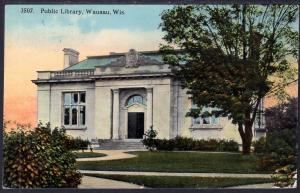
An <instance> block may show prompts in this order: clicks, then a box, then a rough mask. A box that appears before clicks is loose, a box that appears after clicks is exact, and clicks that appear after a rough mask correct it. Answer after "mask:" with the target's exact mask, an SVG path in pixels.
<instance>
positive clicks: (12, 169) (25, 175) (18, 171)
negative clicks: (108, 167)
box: [3, 124, 82, 188]
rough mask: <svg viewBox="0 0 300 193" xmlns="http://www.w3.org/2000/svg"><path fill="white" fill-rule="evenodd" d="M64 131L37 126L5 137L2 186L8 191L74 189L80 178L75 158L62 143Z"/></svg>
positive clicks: (15, 130) (48, 126)
mask: <svg viewBox="0 0 300 193" xmlns="http://www.w3.org/2000/svg"><path fill="white" fill-rule="evenodd" d="M66 138H67V136H66V133H65V130H64V129H57V128H56V129H54V130H53V131H52V132H51V128H50V124H47V125H46V126H43V125H42V124H39V125H38V127H37V128H35V129H34V130H28V129H27V130H26V128H23V127H18V128H17V129H14V130H12V131H11V132H9V133H4V148H3V157H4V178H3V185H4V186H5V187H10V188H75V187H77V186H78V185H79V184H80V180H81V177H82V175H81V174H80V173H79V172H78V171H77V168H76V160H75V155H74V154H73V153H72V152H70V151H69V150H68V149H67V148H66V147H65V146H64V142H65V139H66Z"/></svg>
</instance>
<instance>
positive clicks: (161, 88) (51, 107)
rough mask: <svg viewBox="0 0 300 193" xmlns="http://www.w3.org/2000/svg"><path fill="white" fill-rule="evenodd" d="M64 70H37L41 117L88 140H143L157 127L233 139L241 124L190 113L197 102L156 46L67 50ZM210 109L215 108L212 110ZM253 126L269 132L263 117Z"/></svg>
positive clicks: (167, 134) (166, 133)
mask: <svg viewBox="0 0 300 193" xmlns="http://www.w3.org/2000/svg"><path fill="white" fill-rule="evenodd" d="M63 51H64V69H63V70H61V71H38V77H37V79H36V80H33V82H34V83H35V84H36V85H37V100H38V101H37V103H38V105H37V106H38V115H37V116H38V120H39V121H41V122H43V123H46V122H50V123H51V125H52V126H53V127H55V126H59V127H60V126H64V127H65V128H66V129H67V133H69V134H70V135H72V136H75V137H81V138H83V139H89V140H94V139H123V140H129V139H133V140H134V139H141V138H142V137H143V134H144V132H145V131H146V130H148V129H149V128H150V126H153V128H154V129H155V130H157V131H158V137H159V138H166V139H169V138H174V137H176V136H186V137H193V138H196V139H207V138H219V139H234V140H236V141H238V142H241V140H240V137H239V133H238V130H237V126H236V125H234V124H232V123H231V121H230V120H228V118H227V117H219V118H216V117H208V118H203V119H202V118H200V117H199V118H196V119H195V118H191V117H186V113H187V112H188V111H189V109H190V108H193V107H194V106H193V104H192V102H191V101H190V99H189V98H188V96H187V94H186V90H184V89H182V88H181V86H180V84H179V82H178V81H176V80H175V79H174V77H173V76H172V73H171V70H170V68H169V65H167V64H164V63H163V60H162V55H161V54H160V53H159V52H157V51H146V52H137V51H135V50H134V49H131V50H129V51H128V52H127V53H113V52H112V53H110V54H109V55H105V56H88V57H87V58H86V59H85V60H83V61H78V56H79V53H78V52H77V51H75V50H73V49H70V48H65V49H64V50H63ZM208 110H210V109H208ZM259 122H260V124H259V125H258V124H255V126H254V127H253V131H254V137H255V138H259V137H260V136H262V135H264V130H263V129H257V128H263V125H264V121H263V117H262V118H261V119H259Z"/></svg>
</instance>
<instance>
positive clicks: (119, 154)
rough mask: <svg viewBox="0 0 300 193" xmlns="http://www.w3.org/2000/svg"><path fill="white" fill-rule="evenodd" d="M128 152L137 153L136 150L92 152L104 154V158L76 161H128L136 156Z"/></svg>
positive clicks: (79, 159) (78, 159)
mask: <svg viewBox="0 0 300 193" xmlns="http://www.w3.org/2000/svg"><path fill="white" fill-rule="evenodd" d="M130 151H137V150H93V152H94V153H102V154H105V155H106V156H103V157H91V158H77V159H76V161H104V160H117V159H128V158H133V157H136V155H133V154H129V153H126V152H130ZM138 151H140V150H138Z"/></svg>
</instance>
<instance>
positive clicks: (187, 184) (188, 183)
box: [85, 174, 271, 188]
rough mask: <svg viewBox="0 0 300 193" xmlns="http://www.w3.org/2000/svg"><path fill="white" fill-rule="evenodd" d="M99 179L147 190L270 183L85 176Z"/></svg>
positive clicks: (205, 178)
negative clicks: (128, 184) (137, 186)
mask: <svg viewBox="0 0 300 193" xmlns="http://www.w3.org/2000/svg"><path fill="white" fill-rule="evenodd" d="M85 175H87V176H94V177H99V178H107V179H113V180H119V181H124V182H130V183H134V184H138V185H143V186H145V187H149V188H224V187H231V186H239V185H247V184H259V183H270V182H271V179H264V178H212V177H186V176H184V177H183V176H131V175H104V174H85Z"/></svg>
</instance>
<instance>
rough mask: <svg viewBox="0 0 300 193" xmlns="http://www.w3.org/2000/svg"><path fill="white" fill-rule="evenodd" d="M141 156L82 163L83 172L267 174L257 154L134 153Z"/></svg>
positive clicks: (80, 164) (80, 165)
mask: <svg viewBox="0 0 300 193" xmlns="http://www.w3.org/2000/svg"><path fill="white" fill-rule="evenodd" d="M134 154H137V155H138V157H135V158H130V159H122V160H110V161H87V162H78V166H79V168H80V169H82V170H111V171H152V172H155V171H157V172H208V173H246V174H247V173H266V172H265V171H258V170H257V159H258V157H257V156H256V155H247V156H245V155H242V154H239V153H230V154H229V153H203V152H134Z"/></svg>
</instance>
